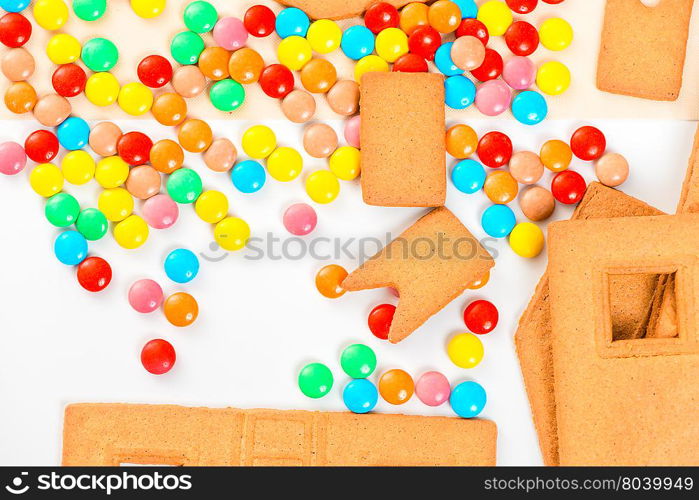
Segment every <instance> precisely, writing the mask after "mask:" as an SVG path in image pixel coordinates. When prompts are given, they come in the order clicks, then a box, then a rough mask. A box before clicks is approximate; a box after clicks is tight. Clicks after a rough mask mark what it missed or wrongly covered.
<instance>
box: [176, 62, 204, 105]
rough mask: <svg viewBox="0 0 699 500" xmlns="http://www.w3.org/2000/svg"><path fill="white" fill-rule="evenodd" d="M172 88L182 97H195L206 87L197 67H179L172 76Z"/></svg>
mask: <svg viewBox="0 0 699 500" xmlns="http://www.w3.org/2000/svg"><path fill="white" fill-rule="evenodd" d="M172 87H173V88H174V89H175V92H177V93H178V94H180V95H181V96H182V97H187V98H191V97H196V96H198V95H199V94H201V93H202V92H204V88H205V87H206V77H205V76H204V73H202V72H201V70H200V69H199V68H198V67H197V66H180V67H179V68H177V69H176V70H175V73H174V74H173V75H172Z"/></svg>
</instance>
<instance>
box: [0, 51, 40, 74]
mask: <svg viewBox="0 0 699 500" xmlns="http://www.w3.org/2000/svg"><path fill="white" fill-rule="evenodd" d="M34 68H35V64H34V56H32V55H31V54H30V53H29V51H27V49H25V48H24V47H18V48H15V49H10V50H8V51H7V53H5V55H4V56H3V57H2V74H3V75H5V77H6V78H7V79H8V80H10V81H11V82H21V81H24V80H27V79H29V77H30V76H32V75H33V74H34Z"/></svg>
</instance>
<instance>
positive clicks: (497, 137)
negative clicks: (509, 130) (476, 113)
mask: <svg viewBox="0 0 699 500" xmlns="http://www.w3.org/2000/svg"><path fill="white" fill-rule="evenodd" d="M476 153H477V154H478V158H480V160H481V162H482V163H483V164H484V165H487V166H489V167H490V168H498V167H502V166H503V165H504V164H506V163H507V162H509V161H510V158H511V157H512V141H511V140H510V138H509V137H507V136H506V135H505V134H503V133H502V132H488V133H487V134H485V135H484V136H483V137H481V140H480V141H478V148H477V149H476Z"/></svg>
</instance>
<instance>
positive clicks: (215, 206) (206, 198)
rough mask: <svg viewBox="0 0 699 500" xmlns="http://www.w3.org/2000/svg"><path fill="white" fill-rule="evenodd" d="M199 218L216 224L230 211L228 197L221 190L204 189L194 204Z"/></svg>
mask: <svg viewBox="0 0 699 500" xmlns="http://www.w3.org/2000/svg"><path fill="white" fill-rule="evenodd" d="M194 211H195V212H196V213H197V215H198V216H199V218H200V219H201V220H203V221H204V222H208V223H209V224H216V223H217V222H218V221H220V220H221V219H223V218H224V217H225V216H226V214H227V213H228V198H226V195H225V194H223V193H222V192H221V191H214V190H211V191H204V192H203V193H202V194H201V195H200V196H199V198H197V201H196V203H195V204H194Z"/></svg>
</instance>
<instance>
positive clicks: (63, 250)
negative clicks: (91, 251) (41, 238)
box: [53, 231, 87, 266]
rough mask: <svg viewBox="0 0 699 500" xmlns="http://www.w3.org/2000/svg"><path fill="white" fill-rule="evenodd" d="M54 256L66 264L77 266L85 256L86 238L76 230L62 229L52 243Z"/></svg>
mask: <svg viewBox="0 0 699 500" xmlns="http://www.w3.org/2000/svg"><path fill="white" fill-rule="evenodd" d="M53 251H54V253H55V254H56V258H57V259H58V260H59V261H61V262H62V263H63V264H65V265H67V266H77V265H78V264H80V263H81V262H82V261H84V260H85V258H86V257H87V240H86V239H85V237H84V236H83V235H82V234H80V233H79V232H77V231H64V232H62V233H61V234H59V235H58V236H57V237H56V241H55V242H54V244H53Z"/></svg>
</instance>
